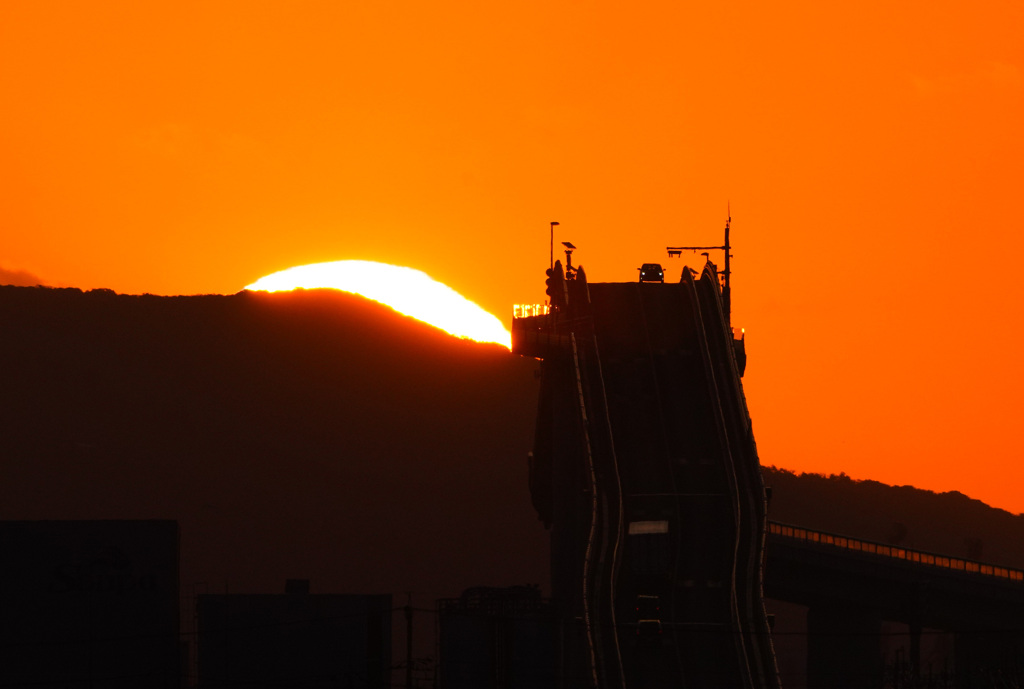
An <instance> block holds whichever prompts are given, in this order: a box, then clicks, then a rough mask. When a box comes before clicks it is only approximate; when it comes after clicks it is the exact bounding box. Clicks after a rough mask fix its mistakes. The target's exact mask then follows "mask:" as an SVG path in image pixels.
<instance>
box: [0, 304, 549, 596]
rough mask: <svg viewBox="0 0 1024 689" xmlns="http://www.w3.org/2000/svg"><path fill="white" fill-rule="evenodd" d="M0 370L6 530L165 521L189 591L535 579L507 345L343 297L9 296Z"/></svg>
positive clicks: (524, 425)
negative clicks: (17, 525)
mask: <svg viewBox="0 0 1024 689" xmlns="http://www.w3.org/2000/svg"><path fill="white" fill-rule="evenodd" d="M0 362H3V363H2V371H3V374H2V385H3V394H2V396H0V400H2V401H0V461H2V466H3V472H2V473H3V480H2V481H0V519H87V518H88V519H103V518H107V519H109V518H117V519H121V518H133V519H149V518H171V519H177V520H178V521H179V522H180V524H181V534H182V536H181V550H182V561H181V562H182V565H181V569H182V574H181V582H182V585H183V586H185V587H189V586H190V585H192V584H195V583H198V582H204V584H205V586H202V587H200V590H203V589H204V588H205V589H206V590H210V591H218V592H220V591H223V590H224V588H225V586H227V587H229V588H230V590H231V591H233V592H278V591H280V590H281V589H282V586H283V583H284V580H285V578H288V577H301V578H309V579H311V580H312V586H313V590H314V592H324V593H326V592H356V593H378V592H379V593H391V592H394V593H396V594H401V593H404V592H406V591H412V592H414V593H415V594H416V596H417V599H418V600H419V601H420V602H421V603H422V604H428V603H431V602H432V599H433V598H435V597H438V596H455V595H458V594H459V593H460V592H461V591H462V590H463V589H464V588H466V587H469V586H474V585H494V586H505V585H510V584H522V583H528V582H529V583H538V584H546V579H547V538H546V534H545V532H544V529H543V527H542V526H541V525H540V523H539V522H538V521H537V520H536V518H535V517H534V515H533V512H532V508H531V506H530V498H529V492H528V488H527V477H526V472H527V469H526V467H527V460H526V455H527V452H528V450H529V449H530V447H531V444H532V437H533V421H534V414H535V407H536V395H537V381H536V378H535V375H534V371H535V370H536V368H537V367H536V364H535V363H534V362H533V361H530V360H525V359H522V358H520V357H518V356H514V355H512V354H511V353H509V352H508V351H507V350H506V349H504V348H503V347H500V346H497V345H481V344H478V343H473V342H470V341H465V340H460V339H457V338H453V337H451V336H449V335H447V334H446V333H443V332H441V331H439V330H437V329H435V328H432V327H430V326H427V325H424V324H422V323H420V322H418V321H415V320H413V319H410V318H407V317H404V316H401V315H399V314H397V313H395V312H393V311H391V310H390V309H387V308H385V307H382V306H381V305H379V304H376V303H374V302H370V301H367V300H365V299H362V298H360V297H356V296H353V295H348V294H344V293H340V292H335V291H326V290H324V291H321V290H313V291H297V292H293V293H279V294H265V293H249V292H243V293H240V294H236V295H230V296H195V297H155V296H150V295H146V296H124V295H115V294H114V293H113V292H110V291H107V290H93V291H91V292H85V293H82V292H80V291H79V290H75V289H46V288H16V287H0Z"/></svg>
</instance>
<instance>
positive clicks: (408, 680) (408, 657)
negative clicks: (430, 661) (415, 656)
mask: <svg viewBox="0 0 1024 689" xmlns="http://www.w3.org/2000/svg"><path fill="white" fill-rule="evenodd" d="M405 689H412V593H411V592H410V593H409V599H408V602H407V603H406V604H405Z"/></svg>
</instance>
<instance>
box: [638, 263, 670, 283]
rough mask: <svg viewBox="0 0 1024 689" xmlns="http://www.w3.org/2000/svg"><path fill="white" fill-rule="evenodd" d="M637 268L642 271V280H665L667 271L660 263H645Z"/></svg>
mask: <svg viewBox="0 0 1024 689" xmlns="http://www.w3.org/2000/svg"><path fill="white" fill-rule="evenodd" d="M637 270H639V271H640V282H665V271H664V270H662V269H661V264H660V263H645V264H643V265H642V266H640V267H639V268H638V269H637Z"/></svg>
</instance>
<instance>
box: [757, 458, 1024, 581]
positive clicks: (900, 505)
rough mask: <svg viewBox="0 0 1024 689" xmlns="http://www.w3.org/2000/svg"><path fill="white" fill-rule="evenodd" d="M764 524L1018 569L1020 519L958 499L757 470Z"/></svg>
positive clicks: (1023, 526) (1023, 558)
mask: <svg viewBox="0 0 1024 689" xmlns="http://www.w3.org/2000/svg"><path fill="white" fill-rule="evenodd" d="M762 472H763V474H764V480H765V484H766V485H768V486H771V487H772V501H771V505H770V506H769V509H768V515H769V518H770V519H773V520H775V521H779V522H783V523H788V524H796V525H800V526H807V527H809V528H813V529H816V530H818V531H825V532H830V533H836V534H841V535H845V536H855V537H857V538H862V539H866V540H871V541H877V542H879V543H890V544H893V545H901V546H903V547H905V548H911V549H914V550H921V551H925V552H931V553H941V554H943V555H951V556H954V557H961V558H967V559H970V560H978V561H981V562H991V563H993V564H1000V565H1005V566H1009V567H1014V568H1018V569H1024V547H1022V544H1024V515H1014V514H1011V513H1009V512H1006V511H1004V510H1000V509H995V508H992V507H989V506H988V505H986V504H985V503H983V502H981V501H980V500H973V499H971V498H969V497H967V496H966V495H964V494H963V493H959V492H956V491H953V492H949V493H934V492H932V491H927V490H921V489H919V488H914V487H913V486H889V485H886V484H884V483H879V482H878V481H870V480H868V481H855V480H853V479H851V478H850V477H849V476H846V475H845V474H839V475H831V476H822V475H820V474H799V475H797V474H794V473H793V472H790V471H786V470H784V469H777V468H775V467H762Z"/></svg>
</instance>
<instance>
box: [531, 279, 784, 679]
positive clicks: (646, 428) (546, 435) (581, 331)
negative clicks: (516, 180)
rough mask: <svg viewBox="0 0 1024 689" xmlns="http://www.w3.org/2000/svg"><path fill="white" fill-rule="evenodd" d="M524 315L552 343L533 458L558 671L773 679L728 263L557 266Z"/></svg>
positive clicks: (755, 470)
mask: <svg viewBox="0 0 1024 689" xmlns="http://www.w3.org/2000/svg"><path fill="white" fill-rule="evenodd" d="M549 292H550V293H551V294H552V304H553V307H554V308H553V310H552V313H551V314H549V315H547V316H540V317H534V318H524V319H517V320H516V321H515V323H514V327H513V350H514V351H517V352H519V353H521V354H525V355H529V356H535V357H538V358H541V359H542V360H543V363H542V369H541V370H542V380H541V398H540V403H539V406H538V417H537V435H536V445H535V450H534V457H533V462H532V465H531V487H532V491H533V497H534V503H535V505H536V506H537V509H538V511H539V513H540V514H541V517H542V518H543V519H544V520H545V522H546V523H548V524H549V525H550V527H551V532H552V582H553V589H554V590H553V594H554V597H555V598H556V600H557V601H559V605H560V606H561V617H562V620H563V629H564V630H565V631H564V632H563V648H564V653H563V660H562V676H563V679H564V682H565V686H579V687H596V688H603V687H621V688H626V687H629V688H630V689H632V688H634V687H637V688H639V687H662V686H680V687H751V688H753V687H777V686H778V678H777V671H776V666H775V658H774V653H773V651H772V646H771V641H770V636H769V630H768V624H767V620H766V615H765V613H764V606H763V597H762V562H763V547H764V539H765V529H766V520H765V508H766V503H765V494H764V486H763V484H762V482H761V474H760V468H759V464H758V460H757V453H756V448H755V446H754V440H753V435H752V433H751V429H750V419H749V416H748V414H747V409H746V403H745V400H744V397H743V392H742V387H741V384H740V370H739V367H738V366H737V360H736V357H735V355H734V341H733V337H732V333H731V331H730V329H729V328H728V325H727V323H726V321H725V318H724V316H723V313H722V306H721V295H720V289H719V281H718V275H717V273H716V271H715V268H714V266H713V265H712V264H710V263H709V264H708V265H707V266H706V267H705V268H704V270H703V271H702V274H701V276H700V278H699V279H698V278H697V276H696V274H695V273H694V272H693V271H691V270H689V269H685V270H684V271H683V278H682V280H681V281H680V282H679V283H677V284H655V283H595V284H588V283H587V280H586V275H585V272H584V271H583V270H582V269H581V270H579V271H578V273H577V275H576V279H575V280H565V279H564V276H563V274H562V271H561V268H560V266H558V265H557V264H556V268H555V270H554V271H553V275H552V276H551V278H550V280H549Z"/></svg>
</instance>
